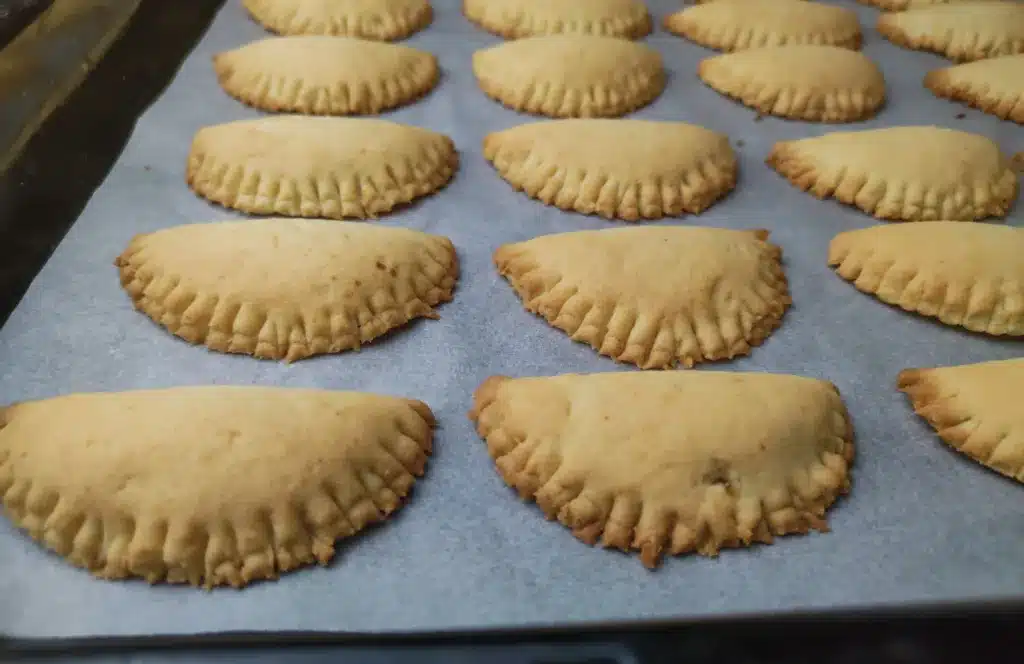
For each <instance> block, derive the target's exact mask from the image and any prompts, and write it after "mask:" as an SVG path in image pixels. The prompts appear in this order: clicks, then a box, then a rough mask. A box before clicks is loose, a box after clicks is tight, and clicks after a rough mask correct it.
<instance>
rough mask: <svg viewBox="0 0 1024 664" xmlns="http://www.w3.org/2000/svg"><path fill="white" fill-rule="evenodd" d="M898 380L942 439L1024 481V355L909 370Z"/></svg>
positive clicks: (1007, 474) (995, 468)
mask: <svg viewBox="0 0 1024 664" xmlns="http://www.w3.org/2000/svg"><path fill="white" fill-rule="evenodd" d="M898 384H899V389H900V390H901V391H902V392H905V393H906V394H907V396H908V397H909V398H910V402H911V404H913V406H914V412H916V413H917V414H918V415H920V416H921V417H923V418H924V419H925V420H927V421H928V423H929V424H930V425H932V427H933V428H934V429H935V430H936V431H937V432H938V434H939V437H940V438H942V440H944V441H946V442H947V443H949V444H950V445H951V446H952V447H953V448H954V449H956V450H957V451H959V452H963V453H964V454H966V455H967V456H969V457H971V458H972V459H974V460H976V461H978V462H980V463H981V464H983V465H985V466H988V467H989V468H991V469H992V470H995V471H996V472H999V473H1002V474H1003V475H1006V476H1007V477H1012V478H1013V479H1015V480H1017V481H1018V482H1024V408H1021V395H1022V394H1024V360H1021V359H1016V360H1001V361H995V362H982V363H981V364H965V365H961V366H954V367H939V368H936V369H906V370H905V371H901V372H900V375H899V380H898Z"/></svg>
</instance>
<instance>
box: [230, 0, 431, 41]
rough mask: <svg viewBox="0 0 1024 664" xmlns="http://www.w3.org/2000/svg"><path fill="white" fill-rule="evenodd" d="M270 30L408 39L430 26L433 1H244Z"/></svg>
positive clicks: (305, 33)
mask: <svg viewBox="0 0 1024 664" xmlns="http://www.w3.org/2000/svg"><path fill="white" fill-rule="evenodd" d="M242 5H243V6H244V7H245V8H246V10H248V12H249V14H251V15H252V17H253V18H254V19H256V21H258V22H259V23H260V24H262V25H263V27H265V28H266V29H267V30H270V31H271V32H276V33H277V34H280V35H325V36H330V37H359V38H361V39H375V40H378V41H394V40H397V39H405V38H406V37H408V36H409V35H411V34H413V33H415V32H419V31H420V30H422V29H423V28H425V27H427V26H428V25H430V22H431V21H432V20H433V18H434V12H433V9H432V8H431V6H430V2H429V0H242Z"/></svg>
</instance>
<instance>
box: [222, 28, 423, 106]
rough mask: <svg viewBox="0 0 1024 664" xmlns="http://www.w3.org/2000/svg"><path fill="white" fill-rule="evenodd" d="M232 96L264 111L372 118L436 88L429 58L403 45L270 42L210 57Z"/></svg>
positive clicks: (313, 39) (310, 39)
mask: <svg viewBox="0 0 1024 664" xmlns="http://www.w3.org/2000/svg"><path fill="white" fill-rule="evenodd" d="M213 65H214V70H215V71H216V73H217V80H218V81H219V82H220V85H221V87H222V88H224V90H225V91H226V92H227V93H228V94H230V95H231V96H232V97H234V98H236V99H238V100H239V101H242V102H244V103H246V104H248V105H250V106H253V107H255V108H259V109H262V110H265V111H288V112H293V113H306V114H316V115H355V114H362V113H380V112H381V111H383V110H386V109H390V108H395V107H397V106H404V105H405V104H408V103H410V102H412V101H415V100H416V99H418V98H420V97H422V96H423V95H425V94H426V93H427V92H429V91H430V90H431V89H432V88H433V87H434V85H435V84H436V83H437V77H438V73H437V59H436V58H435V57H434V56H433V55H431V54H430V53H426V52H425V51H420V50H417V49H415V48H409V47H408V46H397V45H394V44H382V43H380V42H374V41H368V40H365V39H355V38H349V37H321V36H304V37H271V38H269V39H263V40H260V41H257V42H253V43H251V44H247V45H246V46H243V47H241V48H238V49H235V50H233V51H226V52H224V53H219V54H217V55H216V56H214V58H213Z"/></svg>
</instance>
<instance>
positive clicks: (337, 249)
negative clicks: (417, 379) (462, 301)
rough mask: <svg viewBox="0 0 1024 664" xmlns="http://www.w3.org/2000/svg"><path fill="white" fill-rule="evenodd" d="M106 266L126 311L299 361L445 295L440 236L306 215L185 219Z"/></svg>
mask: <svg viewBox="0 0 1024 664" xmlns="http://www.w3.org/2000/svg"><path fill="white" fill-rule="evenodd" d="M115 265H116V266H117V267H118V268H119V270H120V276H121V285H122V286H124V288H125V290H126V291H127V292H128V295H129V296H130V297H131V299H132V302H133V303H134V305H135V307H136V308H137V309H138V310H139V311H141V312H143V313H145V314H146V315H147V316H149V317H150V318H152V319H153V320H154V321H155V322H157V323H159V324H160V325H162V326H163V327H165V328H167V330H168V331H170V332H171V333H172V334H174V335H176V336H178V337H180V338H182V339H184V340H185V341H188V342H189V343H193V344H203V345H205V346H207V347H208V348H210V349H212V350H216V351H220V352H224V353H241V354H246V355H254V356H255V357H259V358H266V359H278V360H287V361H289V362H291V361H294V360H300V359H303V358H307V357H310V356H313V355H319V354H323V353H339V352H342V351H346V350H351V349H358V348H359V347H360V346H362V345H364V344H367V343H369V342H371V341H372V340H373V339H376V338H377V337H379V336H381V335H383V334H385V333H386V332H388V331H390V330H393V329H395V328H397V327H401V326H403V325H405V324H406V323H408V322H409V321H411V320H413V319H415V318H419V317H426V318H436V317H437V314H435V313H434V309H433V308H434V306H436V305H438V304H440V303H442V302H448V301H450V300H451V299H452V292H453V290H454V288H455V282H456V281H457V279H458V275H459V263H458V258H457V256H456V254H455V248H454V247H453V246H452V243H451V241H450V240H449V239H448V238H446V237H442V236H439V235H430V234H427V233H421V232H419V231H414V230H408V229H404V228H388V227H383V226H368V225H365V224H358V223H355V222H338V221H323V220H310V219H258V220H245V221H225V222H217V223H207V224H189V225H186V226H177V227H173V228H168V229H164V230H161V231H157V232H155V233H148V234H145V235H138V236H136V237H135V238H133V239H132V241H131V243H129V245H128V248H127V249H125V251H124V253H122V254H121V255H120V256H119V257H118V258H117V260H116V261H115Z"/></svg>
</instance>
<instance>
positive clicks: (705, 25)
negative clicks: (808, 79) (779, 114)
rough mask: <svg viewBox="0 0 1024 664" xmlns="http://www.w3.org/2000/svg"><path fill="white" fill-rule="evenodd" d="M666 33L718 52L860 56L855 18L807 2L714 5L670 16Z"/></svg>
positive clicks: (723, 1) (719, 1)
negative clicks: (839, 50)
mask: <svg viewBox="0 0 1024 664" xmlns="http://www.w3.org/2000/svg"><path fill="white" fill-rule="evenodd" d="M665 29H666V30H668V31H669V32H671V33H674V34H677V35H679V36H681V37H686V38H687V39H689V40H690V41H693V42H696V43H697V44H700V45H701V46H706V47H707V48H713V49H716V50H719V51H739V50H742V49H747V48H759V47H762V46H782V45H784V44H822V45H831V46H841V47H843V48H851V49H855V50H856V49H859V48H860V41H861V34H860V23H859V22H858V21H857V15H856V14H855V13H853V12H852V11H850V10H849V9H846V8H844V7H836V6H834V5H828V4H824V3H817V2H804V0H772V1H771V2H764V0H716V1H715V2H708V3H705V4H702V5H697V6H695V7H687V8H686V9H683V10H681V11H678V12H676V13H674V14H670V15H668V16H666V17H665Z"/></svg>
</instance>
